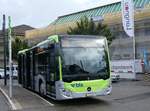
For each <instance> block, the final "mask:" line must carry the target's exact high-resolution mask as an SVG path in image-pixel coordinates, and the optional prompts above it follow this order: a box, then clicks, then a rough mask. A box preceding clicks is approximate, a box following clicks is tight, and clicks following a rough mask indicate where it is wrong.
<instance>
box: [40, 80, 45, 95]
mask: <svg viewBox="0 0 150 111" xmlns="http://www.w3.org/2000/svg"><path fill="white" fill-rule="evenodd" d="M39 93H40V95H41V96H44V95H45V89H44V83H43V82H40V83H39Z"/></svg>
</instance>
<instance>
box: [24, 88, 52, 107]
mask: <svg viewBox="0 0 150 111" xmlns="http://www.w3.org/2000/svg"><path fill="white" fill-rule="evenodd" d="M24 89H25V88H24ZM25 90H26V91H28V92H30V93H31V94H33V95H34V96H37V97H38V98H40V99H42V100H43V101H45V102H46V103H48V104H49V105H51V106H54V104H53V103H50V102H49V101H47V100H46V99H44V98H42V97H41V96H39V95H38V94H36V93H34V92H31V91H29V90H27V89H25Z"/></svg>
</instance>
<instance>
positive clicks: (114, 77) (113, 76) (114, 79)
mask: <svg viewBox="0 0 150 111" xmlns="http://www.w3.org/2000/svg"><path fill="white" fill-rule="evenodd" d="M119 80H120V75H119V74H117V73H114V72H113V73H111V81H112V82H117V81H119Z"/></svg>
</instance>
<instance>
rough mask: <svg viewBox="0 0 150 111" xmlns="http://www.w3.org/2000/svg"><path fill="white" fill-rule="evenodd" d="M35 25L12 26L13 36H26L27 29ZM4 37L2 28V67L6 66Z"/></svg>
mask: <svg viewBox="0 0 150 111" xmlns="http://www.w3.org/2000/svg"><path fill="white" fill-rule="evenodd" d="M32 29H34V28H33V27H30V26H28V25H19V26H15V27H12V37H20V38H22V39H23V38H25V31H27V30H32ZM6 37H8V30H6ZM3 63H4V38H3V34H2V30H0V68H1V67H3V66H4V64H3Z"/></svg>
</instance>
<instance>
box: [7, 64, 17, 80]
mask: <svg viewBox="0 0 150 111" xmlns="http://www.w3.org/2000/svg"><path fill="white" fill-rule="evenodd" d="M6 71H7V75H8V76H9V66H7V67H6ZM12 76H13V78H17V77H18V65H13V67H12Z"/></svg>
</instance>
